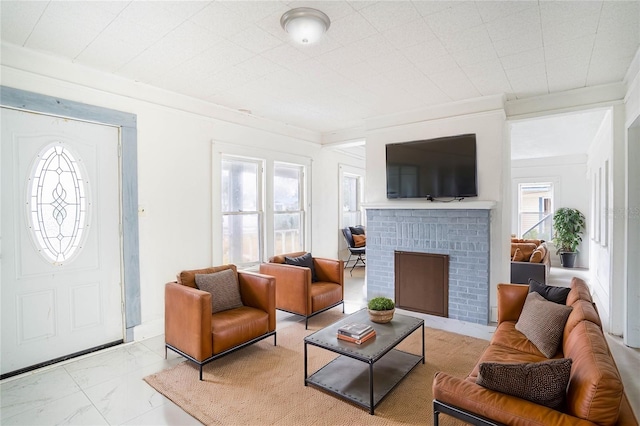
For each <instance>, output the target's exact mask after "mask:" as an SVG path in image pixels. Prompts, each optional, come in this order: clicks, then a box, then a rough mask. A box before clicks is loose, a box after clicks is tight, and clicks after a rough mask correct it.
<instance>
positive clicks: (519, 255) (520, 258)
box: [511, 248, 525, 262]
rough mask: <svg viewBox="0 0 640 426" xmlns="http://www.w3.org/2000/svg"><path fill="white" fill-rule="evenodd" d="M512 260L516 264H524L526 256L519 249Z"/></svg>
mask: <svg viewBox="0 0 640 426" xmlns="http://www.w3.org/2000/svg"><path fill="white" fill-rule="evenodd" d="M511 260H512V261H514V262H524V261H525V258H524V254H522V250H520V249H519V248H517V249H515V251H514V252H513V257H511Z"/></svg>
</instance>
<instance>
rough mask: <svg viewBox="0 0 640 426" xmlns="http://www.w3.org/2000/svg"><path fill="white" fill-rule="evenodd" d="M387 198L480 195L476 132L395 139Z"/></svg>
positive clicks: (389, 150) (389, 148)
mask: <svg viewBox="0 0 640 426" xmlns="http://www.w3.org/2000/svg"><path fill="white" fill-rule="evenodd" d="M386 150H387V198H427V199H430V200H433V199H434V198H439V197H453V198H465V197H477V196H478V184H477V173H476V135H475V134H466V135H458V136H450V137H443V138H437V139H427V140H418V141H411V142H401V143H391V144H388V145H387V146H386Z"/></svg>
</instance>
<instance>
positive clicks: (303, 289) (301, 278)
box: [260, 263, 311, 315]
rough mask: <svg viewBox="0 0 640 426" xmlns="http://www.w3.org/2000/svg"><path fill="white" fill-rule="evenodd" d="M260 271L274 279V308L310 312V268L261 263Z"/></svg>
mask: <svg viewBox="0 0 640 426" xmlns="http://www.w3.org/2000/svg"><path fill="white" fill-rule="evenodd" d="M260 273H261V274H265V275H271V276H272V277H275V279H276V308H277V309H283V310H285V311H289V312H293V313H297V314H300V315H308V314H310V313H311V288H310V287H311V269H309V268H301V267H299V266H294V265H286V264H283V263H262V264H261V265H260Z"/></svg>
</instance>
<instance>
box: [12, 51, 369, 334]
mask: <svg viewBox="0 0 640 426" xmlns="http://www.w3.org/2000/svg"><path fill="white" fill-rule="evenodd" d="M1 71H2V74H1V80H0V83H1V84H2V85H5V86H9V87H13V88H18V89H22V90H27V91H32V92H36V93H40V94H43V95H48V96H56V97H60V98H63V99H67V100H72V101H77V102H83V103H86V104H91V105H96V106H100V107H105V108H111V109H115V110H120V111H124V112H128V113H132V114H136V115H137V118H138V183H139V188H138V194H139V195H138V197H139V204H140V206H143V207H144V209H145V213H144V215H142V216H141V217H140V225H139V226H140V229H139V230H140V274H141V299H142V300H141V309H142V325H141V326H138V327H136V329H135V330H134V338H135V339H136V340H138V339H141V338H145V337H149V336H152V335H156V334H159V333H162V332H163V316H164V284H165V283H166V282H167V281H170V280H173V279H174V278H175V276H176V273H177V272H179V271H180V270H183V269H189V268H196V267H203V266H207V265H212V264H217V263H219V262H220V261H221V253H220V243H219V241H218V240H217V239H213V238H212V235H215V234H214V225H212V224H217V223H220V211H219V210H217V209H215V208H214V200H217V198H218V197H219V192H218V191H219V190H218V189H217V187H216V186H215V185H214V184H213V182H214V179H213V177H214V175H217V173H218V171H219V169H218V168H217V167H218V166H216V164H214V160H213V159H214V158H215V157H214V155H213V149H212V146H214V145H213V144H212V142H213V141H217V142H223V143H224V144H227V146H235V147H237V150H239V151H240V152H246V153H254V155H255V153H256V152H257V151H258V149H259V150H264V151H266V152H268V153H269V154H270V155H272V156H273V157H274V158H280V159H281V160H282V161H287V160H288V159H291V158H302V159H306V160H307V161H308V162H309V163H310V164H311V171H312V172H311V189H312V194H311V208H312V213H311V244H310V245H309V246H308V248H309V249H310V250H311V251H312V252H313V253H314V255H319V256H327V257H336V256H337V254H338V234H337V232H336V230H337V229H338V217H339V209H338V188H339V186H338V176H339V173H338V164H339V163H347V164H351V165H353V166H356V167H364V164H363V161H359V160H357V159H354V158H352V157H348V156H342V155H340V154H339V153H337V152H335V151H331V150H326V149H322V147H321V146H320V145H319V143H318V142H319V141H320V135H319V134H314V133H312V132H308V131H305V130H302V129H296V128H291V127H289V126H286V125H283V124H280V123H272V122H268V121H266V120H261V119H259V118H256V117H251V116H246V115H243V114H239V113H236V112H234V111H229V110H225V109H223V108H220V107H216V106H213V105H211V104H207V103H204V102H200V101H196V100H193V99H189V98H186V97H183V96H178V95H175V94H172V93H169V92H165V91H161V90H157V89H153V88H150V87H147V86H142V85H138V84H135V83H133V82H130V81H126V80H122V79H118V78H115V77H113V76H111V75H109V74H103V73H99V72H96V71H93V70H90V69H88V68H84V67H79V66H77V65H74V64H71V63H66V62H63V61H59V60H57V59H53V58H51V57H47V56H44V55H40V54H36V53H34V52H30V51H27V50H24V49H20V48H16V47H15V46H5V45H3V49H2V69H1Z"/></svg>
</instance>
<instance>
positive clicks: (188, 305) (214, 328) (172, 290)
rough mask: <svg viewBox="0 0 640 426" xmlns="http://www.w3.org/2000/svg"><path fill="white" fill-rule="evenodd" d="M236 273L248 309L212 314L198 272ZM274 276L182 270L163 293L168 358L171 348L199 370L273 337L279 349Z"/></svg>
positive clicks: (242, 308)
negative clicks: (199, 285)
mask: <svg viewBox="0 0 640 426" xmlns="http://www.w3.org/2000/svg"><path fill="white" fill-rule="evenodd" d="M225 269H233V271H234V272H236V273H237V276H238V284H239V287H240V298H241V299H242V304H243V306H241V307H238V308H233V309H228V310H225V311H221V312H217V313H215V314H212V306H211V293H208V292H206V291H202V290H198V288H197V287H196V282H195V276H196V274H211V273H214V272H219V271H222V270H225ZM275 290H276V288H275V278H274V277H270V276H266V275H261V274H254V273H249V272H243V271H240V272H238V270H237V268H236V266H235V265H224V266H219V267H212V268H206V269H199V270H192V271H182V272H181V273H180V274H179V275H178V280H177V281H174V282H170V283H167V284H166V285H165V292H164V318H165V319H164V330H165V331H164V333H165V355H166V350H167V349H171V350H172V351H175V352H177V353H179V354H180V355H182V356H184V357H185V358H187V359H189V360H190V361H193V362H195V363H196V364H198V366H199V367H200V380H202V366H203V365H205V364H207V363H209V362H211V361H213V360H215V359H218V358H220V357H222V356H224V355H227V354H229V353H231V352H233V351H236V350H238V349H241V348H243V347H245V346H248V345H250V344H252V343H255V342H258V341H260V340H262V339H264V338H267V337H269V336H273V344H274V346H275V345H276V311H275V306H276V303H275V299H276V296H275Z"/></svg>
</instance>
